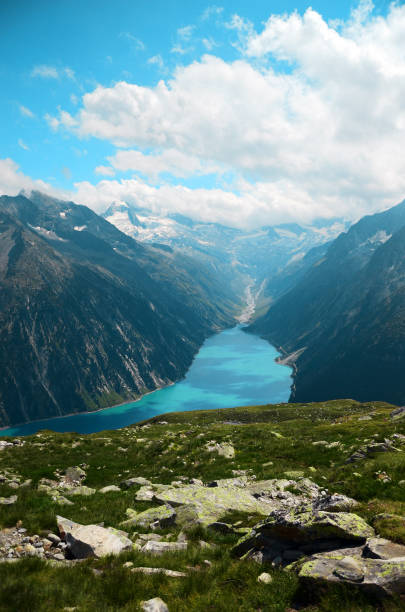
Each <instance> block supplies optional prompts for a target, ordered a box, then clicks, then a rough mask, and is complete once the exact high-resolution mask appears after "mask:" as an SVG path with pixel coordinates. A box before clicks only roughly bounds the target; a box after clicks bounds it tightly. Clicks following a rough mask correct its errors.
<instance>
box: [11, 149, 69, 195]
mask: <svg viewBox="0 0 405 612" xmlns="http://www.w3.org/2000/svg"><path fill="white" fill-rule="evenodd" d="M22 189H25V190H27V191H30V190H32V189H38V190H40V191H44V192H45V193H49V194H50V195H55V196H59V197H65V194H64V193H63V192H61V191H58V190H55V189H54V188H53V187H52V186H51V185H49V183H45V181H41V180H34V179H32V178H31V177H29V176H27V175H26V174H23V172H21V171H20V170H19V166H18V164H16V163H15V162H14V161H13V160H12V159H10V158H6V159H0V194H1V195H17V194H18V193H19V192H20V191H21V190H22Z"/></svg>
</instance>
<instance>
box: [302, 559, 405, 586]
mask: <svg viewBox="0 0 405 612" xmlns="http://www.w3.org/2000/svg"><path fill="white" fill-rule="evenodd" d="M298 576H299V578H300V579H301V580H302V581H304V582H310V583H311V584H312V585H316V584H317V583H319V584H325V583H328V582H331V583H336V582H340V583H346V584H356V585H357V587H358V588H361V589H363V590H365V591H367V592H369V593H371V594H374V595H380V596H383V595H387V594H388V595H393V594H400V595H403V594H404V593H405V557H401V558H395V559H388V560H383V559H369V558H364V557H361V556H360V555H359V556H350V553H349V554H348V551H347V550H346V551H343V552H342V551H339V550H336V551H332V552H328V553H322V554H318V555H314V556H313V557H310V558H308V559H306V560H305V561H304V562H301V563H300V562H299V564H298Z"/></svg>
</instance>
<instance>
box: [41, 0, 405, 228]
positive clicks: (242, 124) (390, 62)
mask: <svg viewBox="0 0 405 612" xmlns="http://www.w3.org/2000/svg"><path fill="white" fill-rule="evenodd" d="M371 8H372V7H371V3H370V2H367V1H365V2H362V3H361V4H360V5H359V6H358V7H357V9H356V10H355V11H353V12H352V15H351V16H350V19H349V20H348V21H347V22H346V23H339V24H333V25H331V24H328V23H327V22H326V21H325V20H324V19H323V18H322V16H321V15H320V14H319V13H317V12H316V11H314V10H312V9H308V10H307V11H306V12H305V14H304V15H299V14H298V13H296V12H294V13H291V14H287V15H283V16H275V15H272V16H271V17H270V18H269V20H268V21H267V23H266V24H265V25H264V27H263V29H262V30H261V31H260V32H255V31H254V30H253V28H252V25H251V24H250V23H249V22H246V21H244V20H243V19H242V18H240V17H239V16H234V17H233V18H232V21H231V22H230V24H229V26H230V27H232V28H233V30H235V31H236V32H237V33H238V36H239V44H240V46H241V49H242V50H243V54H244V55H243V57H242V59H240V60H238V61H234V62H226V61H224V60H222V59H220V58H218V57H214V56H210V55H206V56H204V57H203V58H202V59H201V60H200V61H194V62H192V63H190V64H189V65H187V66H185V67H179V68H177V70H176V71H175V73H174V75H173V77H172V78H171V79H170V80H167V81H163V80H162V81H160V82H159V83H158V84H157V85H156V87H141V86H138V85H136V84H131V83H126V82H120V83H117V84H115V85H114V86H113V87H101V86H99V87H97V88H96V89H94V90H93V91H92V92H90V93H88V94H86V95H85V96H84V97H83V99H82V107H81V108H80V110H79V112H78V113H77V114H76V115H75V116H72V115H69V114H68V113H66V112H65V111H60V113H59V116H58V117H57V118H52V119H51V120H50V121H51V125H53V126H54V127H55V129H56V128H57V127H59V126H63V127H65V128H67V129H70V130H72V131H74V132H75V133H76V134H78V135H79V136H80V137H90V136H94V137H97V138H100V139H105V140H107V141H110V142H112V143H114V144H115V145H116V146H117V147H134V148H137V149H138V148H139V149H143V150H151V151H152V153H153V155H154V156H155V160H154V161H155V162H156V163H157V164H158V166H159V164H163V165H164V163H169V162H168V161H167V159H166V160H165V159H164V157H163V156H164V154H165V152H172V151H177V152H178V153H180V154H181V155H183V156H185V157H188V158H189V159H190V160H199V164H201V166H199V165H198V164H197V165H196V166H195V167H196V168H197V170H196V172H198V171H199V170H198V168H200V167H204V164H212V165H214V166H215V165H218V166H220V167H223V166H225V167H227V168H231V169H232V170H233V172H234V174H235V175H236V177H237V186H238V188H239V192H237V194H238V195H235V193H233V194H232V192H231V188H229V190H223V191H221V195H220V196H219V194H218V192H217V191H216V192H215V201H216V205H215V206H212V201H213V200H212V198H213V196H212V194H211V195H210V194H206V193H205V192H204V194H202V193H201V190H199V197H201V202H203V203H206V204H204V205H206V206H207V210H210V211H211V212H212V214H214V215H215V219H216V220H218V219H219V218H222V217H223V216H224V212H225V213H226V214H225V216H227V215H228V216H229V217H230V218H231V219H232V220H233V222H239V221H238V219H252V217H253V215H254V214H255V211H257V217H258V222H259V218H260V219H262V220H263V219H265V218H266V215H267V219H268V222H272V221H273V220H274V219H279V217H280V216H282V214H283V211H284V215H285V220H287V219H291V218H294V214H295V215H296V218H297V219H302V218H305V219H307V218H309V217H315V216H319V215H325V216H332V215H339V214H347V215H348V216H351V217H357V216H359V215H360V214H363V213H365V212H371V211H374V210H377V209H382V208H385V207H388V206H389V205H392V204H394V203H395V202H396V201H399V200H400V199H402V198H403V196H404V194H405V156H404V155H403V143H404V139H405V106H404V103H403V101H404V99H405V53H404V45H403V41H404V40H405V6H398V5H395V4H393V5H391V7H390V9H389V12H388V14H387V16H386V17H381V16H379V17H373V16H372V14H371ZM286 64H287V66H288V70H287V71H285V65H286ZM133 153H134V152H132V153H131V152H128V154H130V155H133ZM135 154H136V155H137V157H136V159H135V163H136V165H138V169H139V166H140V165H142V164H143V167H144V170H143V171H145V168H146V169H149V170H148V171H149V173H150V171H151V170H152V168H151V163H152V161H153V156H152V158H148V159H146V158H145V156H142V154H139V152H138V153H137V152H135ZM120 155H122V153H120V152H118V153H117V155H116V156H115V157H114V158H113V159H115V160H116V162H115V163H117V164H118V163H119V162H118V160H119V156H120ZM120 163H123V162H122V160H121V162H120ZM124 165H125V164H124ZM122 167H123V166H122ZM159 171H160V170H159ZM252 183H253V184H252ZM114 184H115V187H114V188H115V189H117V190H118V191H119V190H122V189H124V187H122V185H124V186H125V190H127V189H129V185H132V183H129V182H124V183H122V184H121V183H118V182H117V181H115V182H114ZM99 185H100V184H99ZM138 185H139V183H137V190H138V191H139V187H138ZM231 187H232V186H231ZM165 188H166V189H167V190H170V189H172V191H171V192H170V194H171V195H170V201H171V202H173V203H174V202H175V201H178V205H179V206H180V207H182V206H185V204H184V203H183V196H184V198H185V197H186V196H185V195H184V194H186V195H187V198H188V199H189V201H190V207H191V208H192V207H193V205H194V204H193V203H195V202H196V200H195V199H194V195H193V193H194V192H190V193H189V192H184V193H183V191H182V188H180V187H179V188H175V187H171V188H170V187H169V186H166V187H165ZM97 189H98V192H100V190H101V191H102V193H106V187H105V186H104V185H103V186H102V189H101V187H100V186H98V187H97ZM151 189H152V188H151ZM153 189H155V191H153V192H152V193H153V198H154V201H157V200H159V198H160V195H161V194H163V193H165V195H168V191H167V193H166V192H164V191H162V189H163V187H161V188H153ZM234 189H235V188H234ZM196 193H197V192H196ZM159 194H160V195H159ZM239 194H240V195H239ZM180 196H181V197H180ZM148 197H149V196H148ZM150 197H152V196H150ZM153 198H152V199H153ZM227 202H228V204H229V206H228V204H227ZM231 204H232V205H233V206H235V207H236V209H235V211H234V212H233V213H231V212H230V211H231V209H232V206H231ZM294 211H295V213H294ZM307 220H308V219H307ZM277 222H278V221H277Z"/></svg>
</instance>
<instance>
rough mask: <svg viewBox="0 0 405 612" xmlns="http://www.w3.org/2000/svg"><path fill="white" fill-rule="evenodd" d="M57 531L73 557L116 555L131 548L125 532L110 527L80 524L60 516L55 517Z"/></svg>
mask: <svg viewBox="0 0 405 612" xmlns="http://www.w3.org/2000/svg"><path fill="white" fill-rule="evenodd" d="M56 520H57V524H58V528H59V532H60V534H61V537H62V539H63V540H64V541H65V542H66V543H67V545H68V547H69V550H70V552H71V554H72V556H73V557H74V558H75V559H86V558H87V557H103V556H105V555H111V554H112V555H118V554H119V553H121V552H123V551H125V550H131V549H132V542H131V540H130V539H129V538H127V537H126V534H125V533H124V532H122V531H119V530H117V529H113V528H112V527H109V528H107V529H106V528H104V527H100V526H99V525H80V524H79V523H74V522H73V521H70V520H69V519H66V518H64V517H62V516H57V517H56Z"/></svg>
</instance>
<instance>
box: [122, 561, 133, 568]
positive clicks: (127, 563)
mask: <svg viewBox="0 0 405 612" xmlns="http://www.w3.org/2000/svg"><path fill="white" fill-rule="evenodd" d="M133 566H134V564H133V563H132V561H127V562H126V563H124V565H123V566H122V567H125V569H131V567H133Z"/></svg>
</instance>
